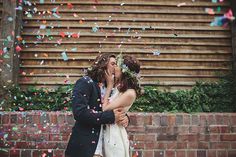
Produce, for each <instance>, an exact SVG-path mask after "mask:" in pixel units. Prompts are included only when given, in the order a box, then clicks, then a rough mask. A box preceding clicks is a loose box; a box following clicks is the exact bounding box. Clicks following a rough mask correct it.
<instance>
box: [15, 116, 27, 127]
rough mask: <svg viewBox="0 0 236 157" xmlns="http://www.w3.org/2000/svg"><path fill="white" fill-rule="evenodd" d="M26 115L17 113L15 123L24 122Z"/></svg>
mask: <svg viewBox="0 0 236 157" xmlns="http://www.w3.org/2000/svg"><path fill="white" fill-rule="evenodd" d="M25 119H26V116H24V114H17V124H18V125H19V124H25V121H26V120H25Z"/></svg>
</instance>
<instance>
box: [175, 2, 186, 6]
mask: <svg viewBox="0 0 236 157" xmlns="http://www.w3.org/2000/svg"><path fill="white" fill-rule="evenodd" d="M184 5H186V3H185V2H183V3H179V4H177V7H181V6H184Z"/></svg>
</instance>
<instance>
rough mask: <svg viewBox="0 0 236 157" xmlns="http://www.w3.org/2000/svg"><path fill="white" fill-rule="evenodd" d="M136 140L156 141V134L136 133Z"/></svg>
mask: <svg viewBox="0 0 236 157" xmlns="http://www.w3.org/2000/svg"><path fill="white" fill-rule="evenodd" d="M134 140H135V141H156V135H135V136H134Z"/></svg>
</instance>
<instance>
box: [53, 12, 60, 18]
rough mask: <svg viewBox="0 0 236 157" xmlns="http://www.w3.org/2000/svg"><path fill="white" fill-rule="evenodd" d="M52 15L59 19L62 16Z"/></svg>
mask: <svg viewBox="0 0 236 157" xmlns="http://www.w3.org/2000/svg"><path fill="white" fill-rule="evenodd" d="M52 15H53V16H54V17H56V18H58V19H59V18H61V16H59V15H57V14H56V13H53V14H52Z"/></svg>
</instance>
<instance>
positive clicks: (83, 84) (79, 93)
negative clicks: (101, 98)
mask: <svg viewBox="0 0 236 157" xmlns="http://www.w3.org/2000/svg"><path fill="white" fill-rule="evenodd" d="M92 83H93V82H91V79H90V78H88V77H83V78H81V79H79V80H78V81H77V82H76V84H75V87H74V90H73V98H72V111H73V115H74V118H75V120H76V121H77V122H79V123H81V124H85V125H93V126H97V125H101V124H112V123H114V121H115V116H114V112H113V111H105V112H97V111H94V110H93V109H90V108H89V104H88V102H89V99H90V98H91V95H92V94H93V93H92V92H93V90H94V89H93V85H92Z"/></svg>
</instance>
